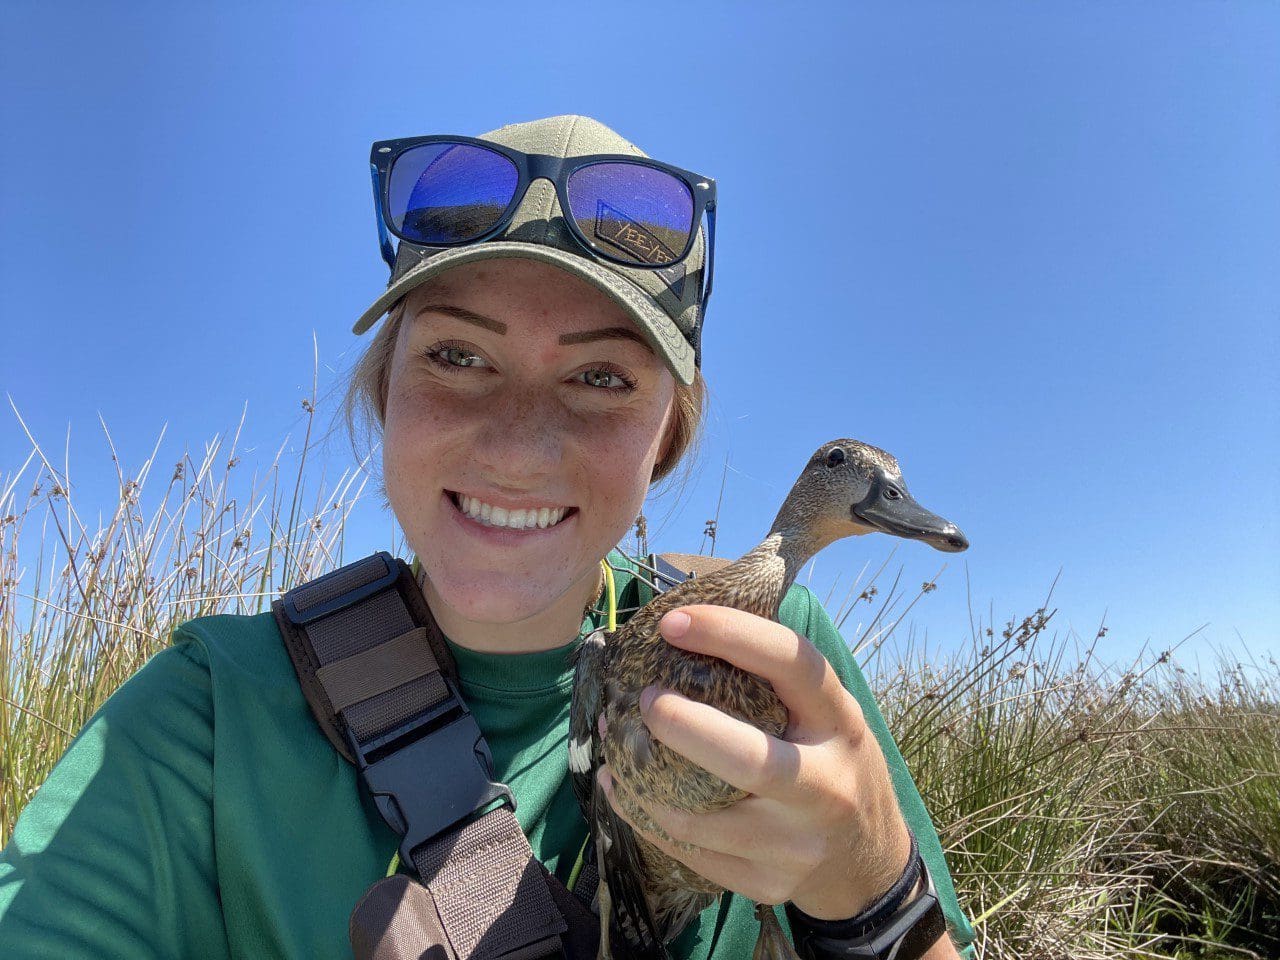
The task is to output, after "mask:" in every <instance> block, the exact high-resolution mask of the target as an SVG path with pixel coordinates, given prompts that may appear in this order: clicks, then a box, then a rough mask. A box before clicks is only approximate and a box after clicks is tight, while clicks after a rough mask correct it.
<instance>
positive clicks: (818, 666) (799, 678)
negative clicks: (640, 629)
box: [658, 604, 862, 739]
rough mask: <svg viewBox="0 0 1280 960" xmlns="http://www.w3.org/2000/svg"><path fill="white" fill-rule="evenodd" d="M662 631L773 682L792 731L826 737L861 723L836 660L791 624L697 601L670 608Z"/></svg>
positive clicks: (688, 646)
mask: <svg viewBox="0 0 1280 960" xmlns="http://www.w3.org/2000/svg"><path fill="white" fill-rule="evenodd" d="M658 629H659V631H660V632H661V633H662V636H663V637H664V638H665V639H666V640H667V642H669V643H671V644H672V645H674V646H677V647H680V648H682V649H685V650H691V651H694V652H696V653H703V654H707V655H708V656H712V657H719V658H720V659H721V660H726V661H728V662H729V663H732V664H733V665H734V666H737V667H740V668H741V669H743V670H747V671H749V672H751V673H754V674H756V675H757V676H759V677H763V678H764V679H765V680H768V681H769V683H770V684H771V685H772V686H773V689H774V692H776V693H777V695H778V698H779V699H780V700H782V702H783V703H784V704H786V707H787V710H788V711H789V712H790V714H791V727H792V729H798V730H802V731H803V732H804V733H805V734H806V735H808V736H810V737H814V738H817V739H822V738H825V737H826V736H830V735H831V734H832V733H834V732H836V731H837V730H840V729H842V728H847V727H850V726H853V727H857V728H861V727H862V711H861V709H860V708H859V707H858V704H857V701H856V700H854V699H853V697H852V696H850V695H849V693H848V691H846V690H845V689H844V687H843V686H842V685H841V683H840V678H839V677H838V676H836V672H835V670H833V669H832V668H831V664H829V663H828V662H827V660H826V658H825V657H824V656H823V655H822V654H821V653H819V652H818V650H817V648H816V647H814V645H813V644H812V643H810V642H809V640H808V639H807V638H806V637H803V636H801V635H800V634H799V633H797V632H796V631H794V630H792V629H790V628H789V627H784V626H782V625H781V624H779V623H774V622H773V621H772V620H766V619H765V618H763V617H758V616H756V615H755V614H751V613H746V612H745V611H742V610H736V609H734V608H732V607H720V606H711V605H706V604H694V605H691V606H687V607H680V608H678V609H676V610H672V611H669V612H668V613H667V614H666V616H664V617H663V618H662V621H661V622H660V623H659V626H658Z"/></svg>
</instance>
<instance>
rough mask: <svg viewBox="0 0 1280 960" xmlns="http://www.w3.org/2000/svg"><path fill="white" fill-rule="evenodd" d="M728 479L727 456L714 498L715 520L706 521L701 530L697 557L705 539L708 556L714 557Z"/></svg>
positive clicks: (704, 543) (704, 546)
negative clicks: (708, 543) (700, 541)
mask: <svg viewBox="0 0 1280 960" xmlns="http://www.w3.org/2000/svg"><path fill="white" fill-rule="evenodd" d="M728 479H729V455H728V454H725V457H724V471H723V472H722V473H721V474H720V496H719V497H717V498H716V515H715V519H713V520H708V521H707V525H706V526H705V527H703V528H702V545H701V546H700V547H698V555H699V556H701V555H702V551H703V550H705V549H706V548H707V538H708V537H710V538H711V553H710V556H713V557H714V556H715V555H716V532H717V531H718V530H719V528H720V504H722V503H724V487H725V482H726V481H727V480H728Z"/></svg>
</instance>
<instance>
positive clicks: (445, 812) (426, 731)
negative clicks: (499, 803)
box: [344, 677, 516, 865]
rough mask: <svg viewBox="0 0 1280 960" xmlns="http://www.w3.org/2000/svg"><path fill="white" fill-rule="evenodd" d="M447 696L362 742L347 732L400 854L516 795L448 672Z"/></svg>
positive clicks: (408, 856)
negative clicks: (499, 774) (496, 771)
mask: <svg viewBox="0 0 1280 960" xmlns="http://www.w3.org/2000/svg"><path fill="white" fill-rule="evenodd" d="M443 679H444V681H445V683H446V684H447V685H448V687H449V696H448V697H447V698H445V699H444V700H443V701H441V702H440V703H439V704H437V705H436V706H434V707H432V708H431V710H430V711H428V712H427V713H425V714H422V715H421V716H418V717H415V718H414V719H412V720H410V721H409V722H408V723H405V724H401V725H400V726H398V727H396V728H394V729H392V730H388V731H387V732H386V733H383V734H381V735H379V736H377V737H374V738H373V739H372V740H370V741H368V742H366V743H361V742H360V741H358V740H357V739H356V737H355V734H354V733H353V732H352V730H351V728H350V727H347V728H346V729H345V731H344V733H345V736H346V739H347V744H348V745H349V746H350V747H351V752H352V754H353V755H354V756H355V758H356V766H357V768H358V770H359V771H360V777H361V779H363V780H364V783H365V785H366V786H367V787H368V788H369V792H370V793H371V794H372V795H373V798H374V802H375V803H376V804H377V806H378V811H379V812H380V813H381V814H382V818H383V819H384V820H386V821H387V824H388V825H389V826H390V827H391V829H393V830H395V831H396V833H398V834H401V835H402V837H403V839H402V841H401V843H400V859H401V860H403V861H404V862H405V863H406V864H408V865H414V860H413V852H414V851H415V850H417V849H418V847H420V846H421V845H422V844H424V843H426V842H427V841H428V840H430V839H432V838H433V837H435V836H438V835H439V834H441V833H443V832H445V831H446V830H448V829H450V828H451V827H453V826H455V825H456V824H458V823H460V822H461V821H463V820H466V819H468V818H469V817H470V816H471V815H472V814H473V813H475V812H476V811H477V810H481V809H483V808H484V807H486V806H488V805H489V804H490V803H492V802H493V801H494V800H497V799H499V798H502V799H504V800H505V801H506V802H507V803H508V804H510V806H511V809H512V810H515V808H516V798H515V796H514V795H513V794H512V793H511V790H510V788H509V787H507V785H506V784H505V783H495V782H494V780H493V757H492V755H491V754H490V753H489V745H488V744H487V743H485V740H484V735H483V734H482V733H481V732H480V727H479V725H478V724H477V723H476V720H475V717H474V716H472V714H471V711H470V710H468V709H467V706H466V704H465V703H463V701H462V697H461V696H459V694H458V689H457V687H456V686H454V683H453V681H452V680H451V679H450V678H449V677H443Z"/></svg>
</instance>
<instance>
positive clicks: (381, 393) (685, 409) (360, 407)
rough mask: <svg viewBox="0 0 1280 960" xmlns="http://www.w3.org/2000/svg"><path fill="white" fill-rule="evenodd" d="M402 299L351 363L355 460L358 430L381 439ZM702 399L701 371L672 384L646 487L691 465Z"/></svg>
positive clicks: (346, 407) (347, 411)
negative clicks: (668, 413)
mask: <svg viewBox="0 0 1280 960" xmlns="http://www.w3.org/2000/svg"><path fill="white" fill-rule="evenodd" d="M407 300H408V296H407V295H406V296H404V297H401V298H400V299H399V300H398V301H396V304H395V306H393V307H392V308H391V311H390V313H389V314H388V316H387V319H386V321H385V322H383V324H382V325H381V326H380V327H379V328H378V329H377V331H375V333H374V335H373V342H372V343H370V344H369V348H368V349H367V350H365V352H364V354H363V355H362V356H361V357H360V359H359V360H358V361H356V364H355V366H354V367H353V368H352V371H351V379H350V380H349V381H348V383H347V390H346V396H345V397H344V398H343V402H342V411H343V414H344V417H345V419H346V424H347V435H348V437H349V438H350V440H351V444H352V448H353V449H354V450H355V452H356V458H357V459H361V454H360V450H359V446H360V441H359V435H360V433H361V429H363V430H364V431H365V434H366V435H370V434H372V435H375V436H376V437H377V438H378V439H381V437H382V430H383V427H384V426H385V425H386V414H387V390H388V387H389V385H390V380H391V359H392V357H393V356H395V351H396V340H397V339H398V338H399V336H400V327H401V325H402V324H403V322H404V310H405V303H406V301H407ZM706 399H707V387H706V382H705V381H704V380H703V379H702V371H701V370H697V371H695V372H694V375H693V383H692V384H689V385H688V386H686V385H685V384H683V383H681V382H680V381H679V380H677V381H676V387H675V398H674V406H673V409H672V417H671V421H670V424H669V425H668V427H667V445H666V450H665V451H664V452H663V455H662V456H661V457H660V458H659V459H658V462H657V463H655V464H654V466H653V477H652V479H651V480H650V481H649V482H650V484H656V483H658V482H659V481H660V480H662V479H664V478H666V477H668V476H670V475H671V474H672V472H673V471H674V470H675V468H676V467H677V466H679V464H680V463H681V461H683V460H684V459H685V457H686V456H689V463H690V464H692V462H693V459H694V458H695V457H696V452H697V451H696V445H697V440H698V438H699V434H700V432H701V429H702V421H703V414H704V412H705V407H706ZM688 475H689V469H688V468H686V470H685V471H684V476H685V478H687V477H688Z"/></svg>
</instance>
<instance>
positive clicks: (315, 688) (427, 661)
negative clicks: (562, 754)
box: [271, 551, 568, 960]
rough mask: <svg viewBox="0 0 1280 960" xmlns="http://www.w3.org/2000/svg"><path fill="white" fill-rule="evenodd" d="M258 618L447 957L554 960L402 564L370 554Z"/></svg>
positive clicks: (461, 706)
mask: <svg viewBox="0 0 1280 960" xmlns="http://www.w3.org/2000/svg"><path fill="white" fill-rule="evenodd" d="M271 609H272V613H274V614H275V618H276V623H277V624H278V625H279V627H280V633H281V635H282V636H283V637H284V642H285V648H286V649H287V650H288V652H289V657H290V659H291V660H292V661H293V666H294V671H295V672H296V673H297V675H298V682H299V684H300V685H301V687H302V691H303V695H304V696H305V697H306V700H307V704H308V705H309V706H310V707H311V712H312V714H313V715H314V716H315V718H316V722H317V723H318V724H319V725H320V728H321V730H322V731H324V734H325V736H326V737H327V738H328V740H329V742H330V743H332V744H333V746H334V748H335V749H336V750H337V751H338V752H339V753H340V754H342V756H343V757H345V758H346V759H347V760H349V761H351V762H352V763H353V764H355V766H356V769H357V771H358V774H359V777H360V780H361V782H362V783H363V784H364V785H365V787H366V789H367V790H368V791H369V793H370V794H371V795H372V796H373V798H374V801H375V803H376V805H377V807H378V811H379V812H380V813H381V814H382V816H383V818H384V819H385V820H386V821H387V823H388V824H389V825H390V826H391V828H392V829H393V830H395V831H396V833H397V834H399V835H400V836H401V837H402V840H401V844H400V857H401V860H402V861H403V862H404V863H405V864H412V865H413V867H414V868H415V869H416V870H417V872H418V876H419V877H420V878H421V880H422V883H423V885H424V886H425V887H426V888H427V890H428V891H429V893H430V895H431V898H432V900H433V901H434V904H435V908H436V911H438V914H439V919H440V927H441V928H442V929H443V931H444V935H445V937H446V938H447V941H448V942H447V944H444V945H442V946H444V947H445V953H446V955H450V954H451V955H452V956H455V957H457V958H459V960H533V958H537V957H543V956H548V955H550V954H559V953H560V952H561V950H562V949H563V945H562V940H561V935H563V934H565V933H566V931H567V929H568V927H567V924H566V923H565V920H564V917H563V916H562V914H561V911H560V910H558V909H557V907H556V904H555V902H554V900H553V899H552V896H551V893H550V892H549V888H548V886H547V883H546V881H545V880H544V871H543V869H542V866H541V864H540V863H539V862H538V861H537V860H536V859H535V858H534V856H533V850H532V849H531V848H530V846H529V841H528V839H527V838H526V837H525V835H524V833H523V831H522V830H521V829H520V825H519V823H517V822H516V818H515V814H514V810H515V798H514V796H512V794H511V791H510V790H509V789H508V788H507V786H506V785H505V784H501V783H495V782H494V781H493V773H492V771H493V760H492V757H491V755H490V753H489V748H488V745H487V744H486V743H485V741H484V737H483V736H482V735H481V733H480V728H479V726H478V725H477V724H476V721H475V718H474V717H473V716H472V714H471V711H470V710H468V709H467V706H466V704H465V703H464V702H463V700H462V697H461V695H460V693H459V691H458V680H457V670H456V667H455V665H454V663H453V659H452V657H451V656H450V654H449V651H448V647H447V646H446V645H445V643H444V639H443V636H442V634H441V632H440V629H439V627H438V626H437V625H436V622H435V619H434V618H433V617H432V616H431V610H430V608H429V607H428V606H427V604H426V601H425V600H424V599H423V597H422V592H421V591H420V590H419V588H418V585H417V583H416V582H415V580H414V577H413V573H412V571H411V570H410V569H409V565H408V564H406V563H405V562H404V561H403V560H399V559H396V558H393V557H392V556H391V555H390V554H389V553H387V552H385V551H383V552H380V553H377V554H374V555H373V556H370V557H366V558H365V559H363V560H359V561H357V562H355V563H351V564H348V565H347V566H345V567H341V568H339V569H337V570H334V571H332V572H330V573H327V574H325V575H324V576H322V577H319V578H317V579H315V580H312V581H310V582H309V583H305V584H302V585H301V586H298V587H295V588H294V589H292V590H290V591H289V592H288V593H286V594H285V595H284V597H282V598H281V599H280V600H277V601H275V602H274V603H273V604H272V605H271ZM435 771H447V772H448V775H447V776H431V774H432V773H433V772H435ZM482 811H483V812H482ZM476 814H480V815H479V816H476ZM414 955H415V956H416V955H417V954H416V953H415V954H414Z"/></svg>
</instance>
